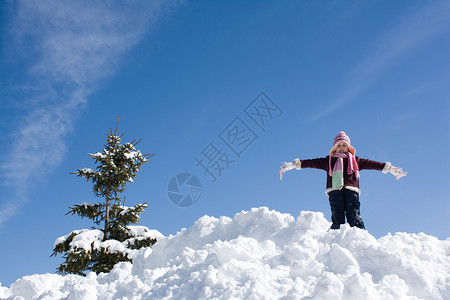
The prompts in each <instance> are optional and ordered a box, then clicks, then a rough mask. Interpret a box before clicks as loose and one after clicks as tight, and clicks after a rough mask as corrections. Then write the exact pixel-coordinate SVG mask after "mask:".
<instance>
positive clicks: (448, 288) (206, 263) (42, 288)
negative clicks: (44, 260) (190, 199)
mask: <svg viewBox="0 0 450 300" xmlns="http://www.w3.org/2000/svg"><path fill="white" fill-rule="evenodd" d="M329 226H330V223H329V222H328V221H327V220H326V219H325V218H324V217H323V215H322V214H321V213H315V212H301V213H300V215H299V216H298V218H297V219H295V218H294V217H293V216H291V215H289V214H282V213H279V212H276V211H269V209H267V208H265V207H262V208H257V209H252V210H251V211H243V212H241V213H238V214H236V215H235V216H234V218H232V219H231V218H228V217H221V218H219V219H217V218H214V217H209V216H204V217H202V218H200V219H199V220H198V221H197V222H196V223H195V224H194V225H193V226H192V227H191V228H189V229H183V230H181V232H179V233H178V234H176V235H174V236H168V237H163V238H159V239H158V242H157V243H156V244H155V245H154V246H153V248H152V249H150V248H147V249H145V250H142V251H140V252H139V253H138V254H137V255H136V257H135V259H134V264H133V265H132V264H130V263H120V264H118V265H116V266H115V268H114V269H113V271H112V272H111V273H109V274H100V275H99V276H97V275H95V273H91V274H89V275H88V276H87V277H80V276H75V275H68V276H60V275H56V274H42V275H32V276H26V277H23V278H21V279H19V280H17V281H16V282H15V283H14V284H12V285H11V286H10V287H9V288H7V287H2V286H0V299H97V298H98V299H172V298H173V299H214V298H220V299H280V298H281V299H383V300H385V299H450V275H449V274H450V239H447V240H445V241H442V240H439V239H437V238H435V237H433V236H429V235H426V234H422V233H421V234H406V233H397V234H395V235H390V234H389V235H387V236H384V237H382V238H380V239H378V240H377V239H375V238H374V237H373V236H371V235H370V234H369V233H368V232H366V231H363V230H360V229H357V228H350V227H347V226H343V227H342V228H341V229H340V230H338V231H329V232H327V229H328V228H329Z"/></svg>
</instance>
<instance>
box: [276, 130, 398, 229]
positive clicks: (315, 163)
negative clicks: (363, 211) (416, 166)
mask: <svg viewBox="0 0 450 300" xmlns="http://www.w3.org/2000/svg"><path fill="white" fill-rule="evenodd" d="M294 168H296V169H297V170H301V169H304V168H314V169H322V170H325V171H326V172H327V188H326V190H325V193H326V194H327V196H328V198H329V200H330V207H331V221H332V223H333V224H332V225H331V229H339V228H340V225H341V224H345V217H347V222H348V223H349V224H350V226H352V227H353V226H356V227H358V228H361V229H365V227H364V222H363V220H362V218H361V215H360V211H359V206H360V203H359V194H360V191H359V171H360V170H379V171H382V172H383V173H385V174H386V173H388V172H390V173H391V174H393V175H395V176H396V179H399V178H400V177H403V176H405V175H406V172H403V171H402V169H401V168H396V167H394V166H392V165H391V163H390V162H386V163H381V162H377V161H373V160H369V159H364V158H359V157H358V156H355V148H353V147H352V146H351V145H350V138H349V137H348V136H347V135H346V134H345V132H344V131H341V132H339V134H338V135H337V136H336V137H335V138H334V143H333V147H332V148H331V150H330V155H328V156H327V157H325V158H315V159H304V160H300V159H298V158H296V159H295V160H294V162H292V163H286V162H285V163H283V166H281V171H280V179H281V176H282V174H283V173H284V172H286V171H289V170H291V169H294Z"/></svg>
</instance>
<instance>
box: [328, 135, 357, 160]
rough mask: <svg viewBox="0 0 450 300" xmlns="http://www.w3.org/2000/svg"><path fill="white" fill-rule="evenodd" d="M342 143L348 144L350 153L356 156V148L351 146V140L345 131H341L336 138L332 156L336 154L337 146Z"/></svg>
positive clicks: (331, 151)
mask: <svg viewBox="0 0 450 300" xmlns="http://www.w3.org/2000/svg"><path fill="white" fill-rule="evenodd" d="M341 141H344V142H345V143H346V144H347V147H348V151H349V152H350V153H351V154H353V155H355V152H356V150H355V148H353V147H352V146H351V144H350V138H349V137H348V135H347V134H345V132H344V131H341V132H339V133H338V135H337V136H336V137H335V138H334V142H333V147H332V148H331V150H330V156H331V155H332V154H333V152H335V150H336V145H337V144H338V143H339V142H341Z"/></svg>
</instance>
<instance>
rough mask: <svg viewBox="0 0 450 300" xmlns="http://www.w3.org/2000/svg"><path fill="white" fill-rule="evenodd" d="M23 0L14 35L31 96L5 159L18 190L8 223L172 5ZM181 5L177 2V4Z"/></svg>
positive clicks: (14, 13)
mask: <svg viewBox="0 0 450 300" xmlns="http://www.w3.org/2000/svg"><path fill="white" fill-rule="evenodd" d="M120 3H121V4H118V2H115V1H114V2H112V1H111V2H108V1H106V2H100V1H58V0H49V1H47V0H45V1H32V0H29V1H19V2H14V3H13V4H12V3H11V4H10V7H9V9H10V10H9V12H10V14H11V20H12V22H11V24H9V25H10V33H11V35H10V36H11V37H13V40H8V41H3V43H9V44H10V45H11V47H14V51H15V52H17V54H18V57H19V58H20V60H21V63H22V64H25V70H26V74H23V77H26V78H27V85H26V86H25V85H23V86H22V87H23V89H27V95H28V98H26V99H21V100H18V99H17V101H22V102H26V105H23V107H27V108H26V110H24V114H23V115H22V117H20V119H19V120H17V124H18V126H17V129H16V131H15V132H13V133H12V134H11V139H12V142H11V143H10V145H12V146H11V147H10V148H9V152H8V153H6V155H5V157H4V159H3V160H2V163H1V170H2V174H4V175H3V182H4V183H5V184H8V185H10V187H11V188H12V189H13V190H14V191H15V195H12V196H11V198H9V199H2V203H1V204H0V227H1V226H2V224H3V223H4V222H5V221H7V220H8V219H9V218H11V217H12V216H13V215H14V214H16V213H17V211H18V210H19V209H20V207H21V206H22V205H23V203H25V202H26V201H27V198H28V197H27V191H28V189H27V188H25V187H27V186H30V185H31V183H32V182H34V181H36V179H38V178H39V177H41V176H44V175H46V174H48V172H50V171H51V170H52V169H53V168H54V167H55V166H57V165H58V164H60V163H61V160H62V158H63V155H64V152H65V143H64V136H65V135H66V134H67V133H68V132H69V131H70V130H71V129H72V126H73V121H74V120H75V119H76V118H77V116H78V115H79V114H80V110H82V109H83V107H84V105H85V103H86V102H87V99H88V97H89V95H90V94H91V93H92V92H93V91H94V90H96V89H97V88H98V87H99V85H100V84H101V80H102V79H104V78H107V77H108V76H110V75H112V74H113V73H114V72H116V71H117V70H118V68H119V67H120V63H121V61H123V58H124V55H125V54H126V53H127V52H128V51H129V50H130V49H131V48H133V47H134V46H135V45H136V44H137V43H139V42H140V41H141V39H142V38H143V37H144V35H145V34H146V33H148V32H149V30H151V29H152V28H154V27H155V25H157V22H158V20H159V18H160V17H161V15H162V14H163V13H164V12H165V11H166V9H169V8H171V7H168V5H167V4H166V3H165V2H164V1H122V2H120ZM171 6H172V7H173V4H171Z"/></svg>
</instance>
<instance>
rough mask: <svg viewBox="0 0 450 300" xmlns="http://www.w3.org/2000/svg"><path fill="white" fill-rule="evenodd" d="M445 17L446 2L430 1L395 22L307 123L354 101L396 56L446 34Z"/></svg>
mask: <svg viewBox="0 0 450 300" xmlns="http://www.w3.org/2000/svg"><path fill="white" fill-rule="evenodd" d="M449 16H450V2H449V1H430V2H427V4H426V5H425V6H423V7H421V8H420V9H418V10H416V11H414V12H412V13H409V14H408V15H407V16H405V17H404V18H402V19H401V20H399V22H398V23H397V24H396V25H395V26H393V27H392V29H391V30H389V31H387V32H385V33H384V34H383V35H381V36H380V37H379V38H378V39H376V40H375V41H374V45H375V46H374V47H373V50H372V51H371V52H370V53H368V55H367V56H366V57H365V58H364V59H362V60H361V61H360V62H359V63H358V64H357V65H356V66H355V67H354V68H353V69H352V70H351V71H350V72H349V73H348V75H347V80H346V84H345V86H344V87H343V88H342V90H341V91H339V92H338V93H337V95H338V96H337V98H336V99H335V100H334V101H333V102H332V103H330V104H328V105H327V109H325V110H322V111H321V112H320V113H318V114H316V115H314V116H313V117H312V118H310V120H309V121H311V122H313V121H317V120H318V119H320V118H322V117H324V116H326V115H328V114H330V113H332V112H334V111H336V110H337V109H339V108H341V107H342V106H344V105H345V104H347V103H349V102H350V101H352V100H354V99H356V98H357V97H358V95H360V93H361V92H363V91H364V90H365V89H366V88H367V87H368V86H369V85H370V84H371V83H372V82H373V81H374V79H375V78H376V77H377V76H379V75H380V74H382V72H383V71H385V70H386V69H387V68H388V67H389V66H391V65H392V64H393V63H394V62H395V61H396V60H397V59H399V57H400V56H402V55H405V54H407V53H408V52H409V51H411V50H413V49H414V48H416V47H419V46H421V45H422V44H423V43H425V42H427V41H428V40H429V39H430V38H432V37H435V36H438V35H441V34H443V33H445V32H448V31H449V29H450V19H449Z"/></svg>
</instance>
